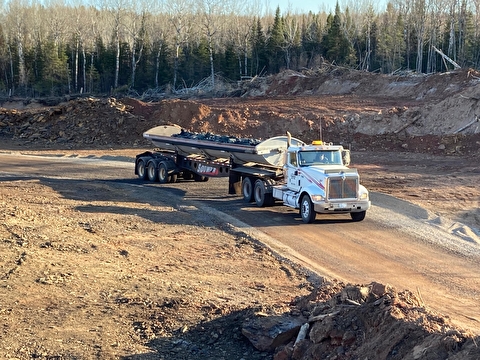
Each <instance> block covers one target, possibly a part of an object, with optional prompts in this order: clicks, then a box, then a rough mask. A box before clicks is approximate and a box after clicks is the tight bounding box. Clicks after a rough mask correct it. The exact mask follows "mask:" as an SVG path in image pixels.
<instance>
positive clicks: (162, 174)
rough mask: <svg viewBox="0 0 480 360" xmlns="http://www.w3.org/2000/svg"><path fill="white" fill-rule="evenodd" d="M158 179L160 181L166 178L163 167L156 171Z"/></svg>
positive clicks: (165, 171)
mask: <svg viewBox="0 0 480 360" xmlns="http://www.w3.org/2000/svg"><path fill="white" fill-rule="evenodd" d="M158 177H159V178H160V179H166V178H167V169H165V168H164V167H163V166H161V167H160V169H159V170H158Z"/></svg>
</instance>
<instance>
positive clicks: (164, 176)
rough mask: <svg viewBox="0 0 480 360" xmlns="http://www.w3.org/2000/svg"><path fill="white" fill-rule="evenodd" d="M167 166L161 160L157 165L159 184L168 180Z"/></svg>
mask: <svg viewBox="0 0 480 360" xmlns="http://www.w3.org/2000/svg"><path fill="white" fill-rule="evenodd" d="M168 177H169V176H168V168H167V165H166V164H165V163H164V162H161V163H160V165H159V166H158V181H159V182H160V184H165V183H167V182H168Z"/></svg>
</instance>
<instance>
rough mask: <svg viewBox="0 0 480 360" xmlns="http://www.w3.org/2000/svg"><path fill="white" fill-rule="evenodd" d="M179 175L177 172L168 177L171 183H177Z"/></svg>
mask: <svg viewBox="0 0 480 360" xmlns="http://www.w3.org/2000/svg"><path fill="white" fill-rule="evenodd" d="M177 178H178V175H177V174H172V175H170V176H169V177H168V182H171V183H176V182H177Z"/></svg>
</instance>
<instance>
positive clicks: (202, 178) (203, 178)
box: [193, 174, 209, 182]
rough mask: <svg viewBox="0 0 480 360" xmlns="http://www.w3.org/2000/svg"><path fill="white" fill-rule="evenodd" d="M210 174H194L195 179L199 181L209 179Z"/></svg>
mask: <svg viewBox="0 0 480 360" xmlns="http://www.w3.org/2000/svg"><path fill="white" fill-rule="evenodd" d="M208 179H209V178H208V176H202V175H198V174H194V175H193V181H197V182H205V181H208Z"/></svg>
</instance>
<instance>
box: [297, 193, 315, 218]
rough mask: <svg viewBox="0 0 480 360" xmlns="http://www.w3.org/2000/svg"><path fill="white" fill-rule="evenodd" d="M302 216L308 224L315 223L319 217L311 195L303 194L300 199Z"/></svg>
mask: <svg viewBox="0 0 480 360" xmlns="http://www.w3.org/2000/svg"><path fill="white" fill-rule="evenodd" d="M300 216H301V217H302V221H303V222H304V223H306V224H310V223H313V222H314V221H315V218H316V217H317V213H316V212H315V210H314V209H313V203H312V200H310V196H308V195H303V196H302V200H301V201H300Z"/></svg>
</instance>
